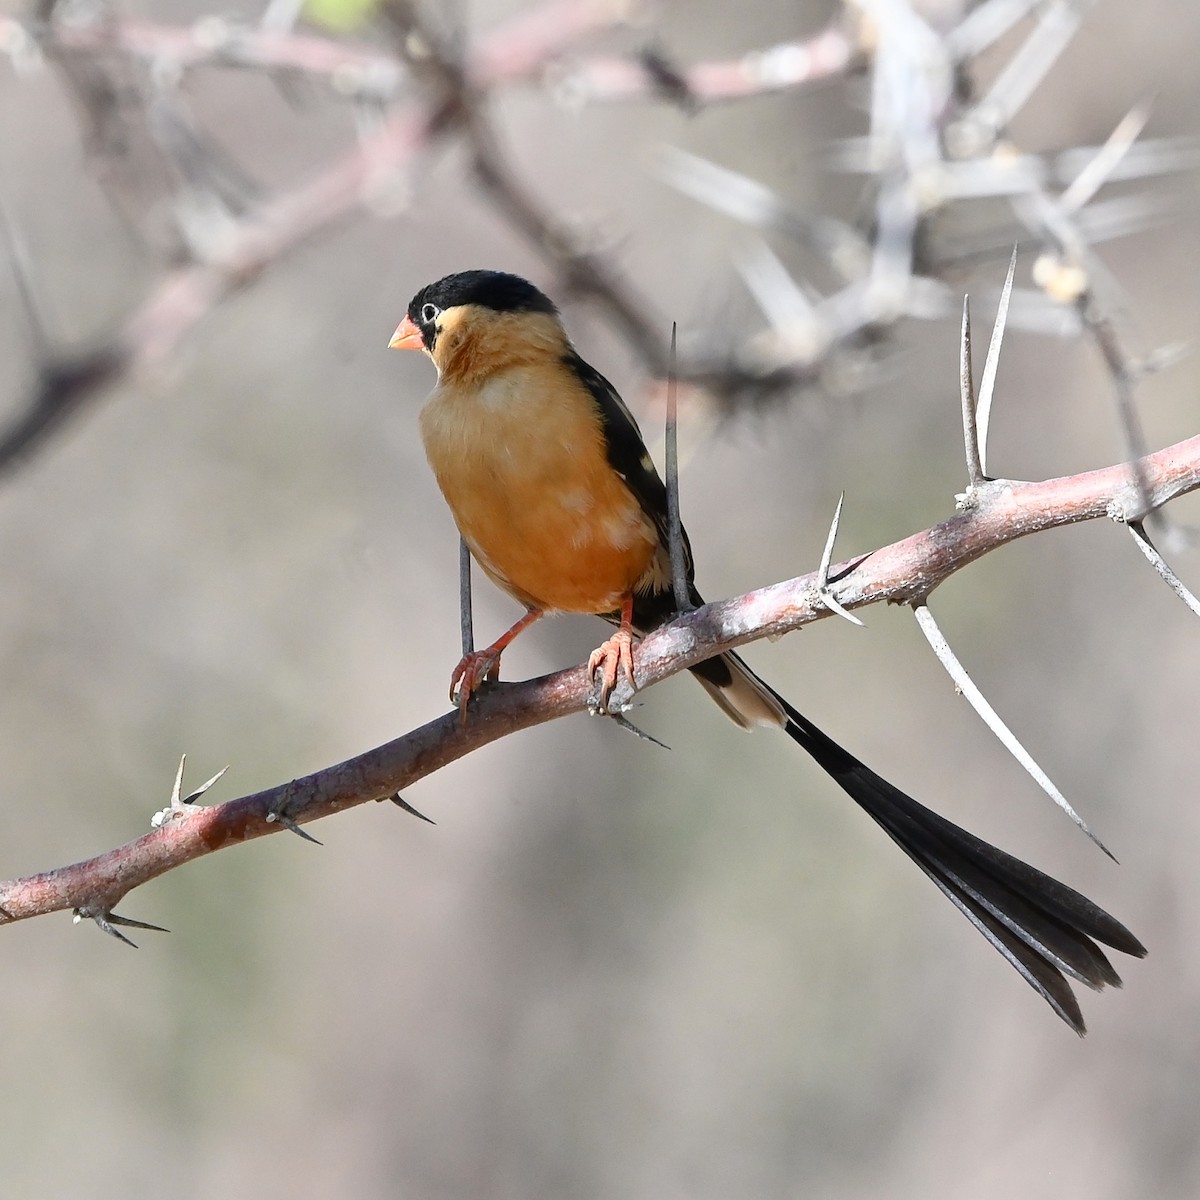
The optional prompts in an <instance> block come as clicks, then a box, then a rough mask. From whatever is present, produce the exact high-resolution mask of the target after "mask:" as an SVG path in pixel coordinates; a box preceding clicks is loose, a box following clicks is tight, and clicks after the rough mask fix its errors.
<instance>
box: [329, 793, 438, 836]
mask: <svg viewBox="0 0 1200 1200" xmlns="http://www.w3.org/2000/svg"><path fill="white" fill-rule="evenodd" d="M381 799H384V800H390V801H391V802H392V803H393V804H394V805H396V807H397V808H402V809H404V811H405V812H406V813H412V815H413V816H414V817H419V818H420V819H421V820H422V821H428V822H429V824H430V825H436V824H437V822H436V821H435V820H433V818H432V817H427V816H426V815H425V814H424V813H423V812H420V811H418V810H417V809H415V808H413V806H412V805H411V804H409V802H408V801H407V800H405V799H404V797H403V796H401V795H400V793H399V792H396V793H394V794H393V795H391V796H383V797H381ZM318 844H319V843H318Z"/></svg>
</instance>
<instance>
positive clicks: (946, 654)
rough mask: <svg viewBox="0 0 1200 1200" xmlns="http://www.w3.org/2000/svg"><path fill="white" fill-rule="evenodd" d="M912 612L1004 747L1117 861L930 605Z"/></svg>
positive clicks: (968, 698) (1101, 847)
mask: <svg viewBox="0 0 1200 1200" xmlns="http://www.w3.org/2000/svg"><path fill="white" fill-rule="evenodd" d="M912 609H913V615H914V616H915V617H916V618H917V624H918V625H919V626H920V627H921V632H922V633H923V634H924V635H925V640H926V641H927V642H928V643H929V645H930V647H931V648H932V649H933V652H934V654H936V655H937V658H938V661H939V662H940V663H941V664H942V666H943V667H945V668H946V672H947V674H948V675H949V676H950V678H951V679H953V680H954V686H955V688H956V689H957V690H958V691H959V692H960V693H961V694H962V695H963V696H965V697H966V699H967V701H968V702H969V703H970V705H971V707H972V708H973V709H974V710H975V711H976V712H977V713H978V714H979V716H980V718H981V719H982V721H983V723H984V724H985V725H986V726H987V727H988V728H989V729H990V730H991V731H992V732H993V733H994V734H995V735H996V736H997V737H998V738H999V739H1000V742H1001V744H1002V745H1003V746H1004V748H1005V749H1006V750H1007V751H1008V752H1009V754H1011V755H1012V756H1013V758H1015V759H1016V760H1017V762H1019V763H1020V764H1021V766H1023V767H1024V768H1025V770H1026V771H1028V772H1029V774H1030V776H1031V777H1032V778H1033V781H1034V782H1035V783H1036V784H1037V785H1038V787H1040V788H1041V789H1042V791H1044V792H1045V793H1046V795H1047V796H1049V797H1050V799H1051V800H1053V801H1054V803H1055V804H1057V805H1058V807H1059V808H1061V809H1062V810H1063V812H1065V813H1066V814H1067V816H1068V817H1070V818H1071V820H1072V821H1074V822H1075V824H1076V825H1078V826H1079V828H1080V829H1082V830H1083V832H1084V833H1086V834H1087V835H1088V837H1089V838H1091V839H1092V841H1093V842H1095V843H1096V845H1097V846H1099V847H1100V849H1101V850H1103V851H1104V853H1105V854H1107V855H1108V857H1109V858H1112V859H1113V862H1116V859H1115V858H1113V855H1112V853H1111V851H1110V850H1109V849H1108V847H1107V846H1105V844H1104V843H1103V842H1102V841H1101V840H1100V839H1099V838H1098V837H1097V836H1096V835H1095V834H1094V833H1093V832H1092V831H1091V829H1089V828H1088V825H1087V822H1085V821H1084V819H1083V818H1082V817H1081V816H1080V815H1079V814H1078V813H1077V812H1076V811H1075V810H1074V809H1073V808H1072V807H1071V805H1070V803H1069V802H1068V801H1067V798H1066V797H1065V796H1064V795H1063V794H1062V792H1060V791H1059V790H1058V788H1057V787H1055V786H1054V783H1053V782H1052V780H1051V779H1050V777H1049V776H1048V775H1047V774H1046V772H1045V771H1043V770H1042V768H1041V767H1039V766H1038V764H1037V762H1036V761H1035V760H1034V758H1033V755H1031V754H1030V753H1029V751H1028V750H1026V749H1025V747H1024V746H1022V745H1021V743H1020V742H1019V741H1018V740H1017V737H1016V735H1015V734H1013V732H1012V731H1011V730H1010V729H1009V728H1008V726H1007V725H1005V723H1004V722H1003V721H1002V720H1001V719H1000V716H999V715H998V714H997V712H996V710H995V709H994V708H992V706H991V705H990V704H989V703H988V702H987V699H986V698H985V697H984V695H983V693H982V692H981V691H980V690H979V688H978V687H977V686H976V685H975V682H974V680H973V679H972V678H971V677H970V675H968V674H967V671H966V668H964V667H963V665H962V663H961V662H959V660H958V658H957V657H956V655H955V653H954V651H953V650H951V649H950V644H949V643H948V642H947V641H946V639H945V637H944V636H943V635H942V631H941V630H940V629H939V628H938V624H937V622H936V621H935V620H934V618H933V614H932V613H931V612H930V611H929V606H928V605H927V604H925V603H924V602H923V601H922V602H921V603H918V604H914V605H913V606H912Z"/></svg>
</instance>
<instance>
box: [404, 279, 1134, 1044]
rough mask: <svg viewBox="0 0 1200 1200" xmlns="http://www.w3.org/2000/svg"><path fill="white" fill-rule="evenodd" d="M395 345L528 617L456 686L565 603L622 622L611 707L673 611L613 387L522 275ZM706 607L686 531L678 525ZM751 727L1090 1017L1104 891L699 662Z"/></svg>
mask: <svg viewBox="0 0 1200 1200" xmlns="http://www.w3.org/2000/svg"><path fill="white" fill-rule="evenodd" d="M389 346H390V348H392V349H405V350H418V351H423V352H424V353H425V354H426V355H427V356H428V357H429V358H430V359H431V360H432V361H433V365H434V367H435V368H436V371H437V382H436V385H435V386H434V388H433V391H432V392H431V393H430V395H429V397H428V399H427V400H426V402H425V404H424V407H423V408H422V409H421V413H420V418H419V425H420V432H421V438H422V441H423V443H424V448H425V454H426V457H427V458H428V460H429V464H430V466H431V467H432V469H433V473H434V476H435V477H436V479H437V483H438V485H439V487H440V489H441V491H442V494H443V496H444V497H445V500H446V502H447V504H448V505H449V507H450V510H451V513H452V514H453V517H454V520H455V523H456V524H457V526H458V529H459V532H460V534H461V535H462V538H463V540H464V541H465V543H466V545H467V547H468V548H469V550H470V552H471V555H472V556H473V558H474V560H475V561H476V562H477V563H478V565H479V567H480V568H481V569H482V570H483V572H484V574H485V575H487V576H488V577H489V578H490V579H491V580H492V582H493V583H495V584H496V585H497V586H498V587H499V588H500V589H501V590H502V591H504V592H506V593H508V595H510V596H512V597H513V598H514V599H515V600H517V601H518V602H519V603H520V604H521V605H522V606H523V607H524V609H525V612H524V615H523V616H522V617H521V618H520V619H519V620H518V621H516V622H515V623H514V624H513V625H512V627H511V628H510V629H508V630H507V631H505V632H504V633H503V634H501V636H500V637H499V638H497V639H496V640H495V641H494V642H493V643H492V644H491V645H489V646H488V647H486V648H485V649H483V650H476V651H473V652H471V653H468V654H466V655H465V656H464V657H463V658H462V660H461V661H460V662H459V663H458V665H457V666H456V667H455V668H454V670H453V672H452V674H451V682H450V698H451V701H452V702H453V701H455V700H456V699H457V703H458V705H459V711H460V713H461V714H462V716H463V718H464V719H465V716H466V713H467V711H468V705H469V701H470V697H471V695H472V694H473V693H475V692H477V691H478V690H479V689H480V688H481V687H483V686H484V685H485V684H486V683H487V682H488V681H489V680H492V679H496V678H498V677H499V667H500V658H501V655H502V653H503V651H504V650H505V648H506V647H507V646H508V645H510V644H511V642H512V641H513V639H514V638H515V637H517V636H518V634H520V633H522V632H524V631H525V630H526V629H528V628H529V626H531V625H532V624H533V623H534V622H535V621H537V620H538V619H539V618H541V617H543V616H545V615H547V614H552V613H590V614H593V615H597V616H601V617H603V618H605V619H606V620H608V621H609V622H610V623H612V624H614V625H615V626H616V631H615V632H614V633H613V634H612V635H611V636H610V637H609V638H608V639H607V640H606V641H605V642H603V643H602V644H601V645H600V646H599V647H598V648H597V649H596V650H595V651H593V653H592V654H591V656H590V658H589V661H588V670H589V674H590V676H591V677H592V679H593V681H594V683H595V685H596V687H597V690H598V693H599V703H600V708H601V710H602V711H603V710H604V708H605V706H606V705H607V700H608V697H609V694H610V693H611V691H612V689H613V687H614V686H615V684H616V682H617V679H618V677H619V676H620V675H624V676H625V677H626V678H627V679H628V680H629V682H630V684H633V682H634V653H635V645H634V643H635V639H636V638H637V637H639V636H642V635H644V634H646V633H649V632H651V631H652V630H654V629H657V628H659V627H660V626H662V625H663V624H665V623H666V622H668V621H670V620H671V619H672V618H673V617H674V616H675V615H676V607H677V606H676V602H675V595H674V589H673V586H672V568H671V557H670V549H669V543H670V532H669V531H670V525H669V522H668V516H667V492H666V487H665V485H664V484H663V482H662V479H661V478H660V476H659V474H658V472H657V470H656V469H655V466H654V462H653V460H652V458H651V456H650V454H649V451H648V450H647V449H646V445H645V442H644V441H643V439H642V435H641V431H640V430H639V428H638V425H637V422H636V420H635V419H634V417H633V415H632V414H631V412H630V411H629V409H628V407H627V406H626V405H625V403H624V401H623V400H622V399H621V397H620V395H619V393H618V392H617V390H616V388H614V387H613V385H612V384H611V383H609V382H608V380H607V379H605V377H604V376H603V375H601V374H600V372H599V371H597V370H596V369H595V368H593V367H592V366H590V365H589V364H588V363H587V362H585V361H584V359H583V358H582V357H581V356H580V355H579V353H578V351H577V350H576V349H575V346H574V345H573V343H572V341H571V339H570V337H569V336H568V334H567V331H566V329H565V327H564V325H563V322H562V319H561V316H560V314H559V311H558V308H557V307H556V306H555V304H554V303H553V301H552V300H551V299H550V298H549V297H548V296H547V295H546V294H545V293H544V292H542V291H541V290H540V289H539V288H538V287H536V286H535V285H534V284H532V283H530V282H529V281H528V280H526V279H524V278H522V277H520V276H518V275H514V274H510V273H508V272H504V271H492V270H471V271H462V272H458V273H455V274H451V275H447V276H445V277H444V278H442V279H439V280H437V281H436V282H433V283H430V284H427V285H426V286H424V287H422V288H421V289H420V290H419V291H418V292H417V293H416V295H415V296H413V298H412V301H411V302H410V303H409V306H408V309H407V312H406V314H405V316H404V319H403V320H402V321H401V322H400V324H399V325H398V326H397V328H396V331H395V333H394V334H393V335H392V338H391V341H390V342H389ZM682 548H683V555H684V559H685V563H684V565H685V568H686V580H687V585H688V589H689V598H690V601H691V603H692V605H693V606H697V607H698V606H700V605H702V604H703V603H704V601H703V599H702V597H701V595H700V593H699V591H698V590H697V588H696V584H695V568H694V563H693V557H692V550H691V544H690V541H689V540H688V538H687V535H686V533H683V535H682ZM690 671H691V673H692V675H694V676H695V677H696V679H697V680H698V681H699V682H700V684H701V685H702V686H703V688H704V689H705V691H706V692H708V694H709V695H710V696H711V697H712V698H713V700H715V701H716V703H717V704H718V705H719V706H720V707H721V708H722V709H723V710H724V712H725V713H726V715H727V716H728V717H730V718H731V719H732V720H733V721H734V722H735V723H736V724H738V725H739V726H741V727H742V728H743V729H751V728H754V727H756V726H768V727H773V728H777V729H782V730H783V731H784V732H785V733H786V734H787V735H788V737H790V738H791V740H792V741H793V742H794V743H795V744H796V745H798V746H799V747H800V748H801V749H802V750H804V751H805V752H806V753H807V754H808V755H809V756H810V757H811V758H812V759H813V761H815V762H816V764H817V765H818V766H819V767H820V768H821V769H822V770H823V771H825V772H826V774H828V775H829V777H830V778H831V779H832V780H833V781H834V782H835V783H837V784H838V785H839V786H840V787H841V788H842V789H843V790H844V791H845V792H846V793H847V794H848V795H849V796H850V798H851V799H852V800H854V801H855V803H856V804H857V805H858V806H859V808H861V809H862V810H863V811H864V812H865V813H866V814H867V815H868V816H869V817H871V818H872V820H874V821H875V822H876V824H878V825H879V826H880V828H881V829H882V830H883V831H884V832H885V833H886V834H887V835H888V837H890V838H891V839H892V841H893V842H895V843H896V845H898V846H899V847H900V849H901V850H902V851H903V852H904V853H905V854H906V855H907V856H908V857H909V859H911V860H912V862H914V863H915V864H916V865H917V866H918V867H919V868H920V869H921V870H922V871H923V872H924V873H925V874H926V875H927V876H928V877H929V878H930V879H931V880H932V881H933V883H934V884H936V886H937V887H938V888H940V889H941V891H942V893H943V894H944V895H945V896H947V897H948V898H949V899H950V901H951V902H952V903H953V904H954V905H955V906H956V907H957V908H958V910H959V911H960V912H961V913H962V914H963V915H964V916H965V917H966V918H967V919H968V920H969V921H970V922H971V923H972V924H973V925H974V926H975V928H976V929H977V930H979V932H980V933H981V934H982V935H983V936H984V937H985V938H986V939H987V940H988V942H990V943H991V945H992V946H993V947H994V948H995V949H996V950H998V951H999V953H1000V954H1001V955H1002V956H1003V957H1004V958H1005V959H1006V960H1007V961H1008V962H1009V963H1010V964H1011V965H1012V966H1013V967H1014V968H1015V969H1016V970H1017V971H1018V972H1019V973H1020V974H1021V976H1023V977H1024V979H1025V980H1026V982H1027V983H1028V984H1029V985H1030V986H1031V987H1032V988H1033V989H1034V990H1035V991H1036V992H1037V993H1038V994H1039V995H1040V996H1041V997H1042V998H1043V999H1044V1000H1045V1001H1046V1002H1047V1003H1048V1004H1049V1005H1050V1007H1051V1008H1052V1009H1053V1010H1054V1012H1055V1013H1057V1014H1058V1016H1059V1017H1061V1018H1062V1019H1063V1020H1064V1021H1065V1022H1066V1023H1067V1024H1068V1025H1069V1026H1070V1027H1071V1028H1072V1029H1073V1030H1074V1031H1075V1032H1076V1033H1078V1034H1079V1035H1080V1036H1083V1035H1084V1033H1085V1032H1086V1026H1085V1024H1084V1019H1083V1015H1082V1011H1081V1009H1080V1007H1079V1003H1078V1000H1077V998H1076V996H1075V994H1074V992H1073V991H1072V988H1071V985H1070V982H1069V980H1075V981H1077V982H1079V983H1082V984H1084V985H1086V986H1088V987H1090V988H1093V989H1095V990H1097V991H1099V990H1101V989H1102V988H1104V987H1105V986H1114V987H1119V986H1120V985H1121V980H1120V977H1119V976H1118V974H1117V972H1116V970H1115V969H1114V968H1113V966H1112V964H1111V962H1110V961H1109V959H1108V957H1107V956H1106V955H1105V953H1104V951H1103V950H1102V949H1101V947H1100V945H1099V944H1098V943H1100V944H1103V945H1104V946H1107V947H1110V948H1111V949H1114V950H1118V951H1121V952H1122V953H1124V954H1129V955H1132V956H1135V957H1138V958H1141V957H1143V956H1144V955H1145V954H1146V948H1145V947H1144V946H1143V945H1142V943H1141V942H1140V941H1139V940H1138V939H1137V938H1136V937H1135V936H1134V935H1133V934H1132V933H1131V932H1130V931H1129V930H1128V929H1126V928H1125V926H1124V925H1122V924H1121V923H1120V922H1119V921H1118V920H1116V918H1114V917H1112V916H1110V915H1109V914H1108V913H1107V912H1105V911H1104V910H1103V909H1102V908H1100V907H1099V906H1098V905H1097V904H1095V903H1094V902H1093V901H1091V900H1089V899H1088V898H1087V897H1086V896H1083V895H1082V894H1080V893H1079V892H1077V891H1075V890H1073V889H1072V888H1070V887H1068V886H1067V885H1066V884H1063V883H1060V882H1058V881H1057V880H1056V879H1053V878H1052V877H1051V876H1049V875H1047V874H1045V873H1043V872H1042V871H1039V870H1037V869H1036V868H1035V867H1032V866H1030V865H1028V864H1027V863H1025V862H1022V861H1021V860H1020V859H1018V858H1015V857H1014V856H1012V855H1011V854H1008V853H1006V852H1005V851H1003V850H1000V849H998V848H997V847H995V846H992V845H990V844H989V843H987V842H985V841H983V840H982V839H980V838H978V837H976V836H975V835H974V834H972V833H969V832H968V831H967V830H965V829H962V828H960V827H959V826H957V825H955V824H953V823H952V822H951V821H949V820H948V819H946V818H945V817H942V816H940V815H939V814H937V813H935V812H933V811H932V810H930V809H928V808H926V807H925V806H924V805H921V804H919V803H918V802H917V801H916V800H913V799H912V798H911V797H910V796H908V795H907V794H905V793H904V792H903V791H901V790H900V789H899V788H898V787H896V786H895V785H894V784H891V783H889V782H888V781H887V780H886V779H884V778H882V777H881V776H880V775H878V774H876V773H875V772H874V771H872V770H871V769H870V768H869V767H867V766H866V765H865V764H864V763H862V762H861V761H860V760H859V759H858V758H856V757H855V756H854V755H853V754H851V753H850V752H849V751H848V750H846V749H844V748H843V747H842V746H841V745H839V744H838V743H837V742H836V741H834V740H833V738H831V737H830V736H829V735H827V734H826V733H824V732H823V731H822V730H821V729H819V728H818V727H817V726H816V725H814V724H813V723H812V722H811V721H810V720H808V719H807V718H806V717H805V716H803V715H802V714H801V713H800V712H799V711H798V710H797V709H796V708H795V707H794V706H793V705H792V704H791V703H790V702H789V701H788V700H786V699H785V698H784V697H783V696H782V695H780V693H779V692H778V691H776V690H775V689H774V688H773V687H771V686H770V685H769V684H768V683H766V682H765V681H764V680H763V679H761V678H760V677H759V676H758V675H757V674H755V673H754V672H753V671H752V670H751V669H750V667H749V666H748V665H747V664H746V663H745V661H744V660H743V659H742V658H741V657H740V656H739V655H737V654H735V653H733V652H729V651H727V652H725V653H721V654H718V655H716V656H715V657H713V658H710V659H708V660H707V661H704V662H701V663H698V664H696V665H695V666H693V667H691V668H690Z"/></svg>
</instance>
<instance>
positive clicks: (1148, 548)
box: [1128, 521, 1200, 616]
mask: <svg viewBox="0 0 1200 1200" xmlns="http://www.w3.org/2000/svg"><path fill="white" fill-rule="evenodd" d="M1128 525H1129V532H1130V533H1131V534H1132V535H1133V540H1134V543H1135V544H1136V545H1137V548H1138V549H1139V550H1140V551H1141V552H1142V553H1143V554H1144V555H1145V556H1146V558H1147V560H1148V561H1149V563H1150V565H1151V566H1152V567H1153V568H1154V570H1155V571H1156V572H1157V574H1158V577H1159V578H1160V579H1161V580H1162V581H1163V582H1164V583H1165V584H1166V585H1167V586H1168V587H1169V588H1170V589H1171V591H1173V592H1174V593H1175V595H1177V596H1178V597H1179V598H1180V600H1182V601H1183V602H1184V604H1186V605H1187V606H1188V608H1190V609H1191V610H1192V612H1194V613H1195V614H1196V615H1197V616H1200V600H1198V599H1197V598H1196V596H1195V595H1194V594H1193V593H1192V592H1191V591H1190V590H1189V589H1188V587H1187V585H1186V584H1185V583H1184V582H1183V580H1182V579H1180V578H1179V576H1178V575H1176V574H1175V572H1174V571H1173V570H1172V569H1171V566H1170V564H1169V563H1168V562H1167V560H1166V559H1165V558H1163V556H1162V553H1161V551H1159V549H1158V547H1157V546H1155V544H1154V543H1153V542H1152V541H1151V540H1150V535H1149V534H1148V533H1147V532H1146V527H1145V525H1144V524H1143V523H1142V522H1141V521H1130V522H1128Z"/></svg>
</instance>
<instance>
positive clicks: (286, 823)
mask: <svg viewBox="0 0 1200 1200" xmlns="http://www.w3.org/2000/svg"><path fill="white" fill-rule="evenodd" d="M266 819H267V823H268V824H274V823H275V822H278V823H279V824H280V825H282V826H283V827H284V829H287V830H290V831H291V832H292V833H294V834H295V835H296V836H297V837H302V838H303V839H304V840H305V841H306V842H312V844H313V845H314V846H323V845H325V843H324V842H321V841H318V840H317V839H316V838H315V837H313V835H312V834H311V833H305V832H304V830H303V829H301V828H300V826H299V825H297V824H296V822H295V821H293V820H292V818H291V817H289V816H286V815H285V814H284V813H281V812H269V813H267V818H266Z"/></svg>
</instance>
